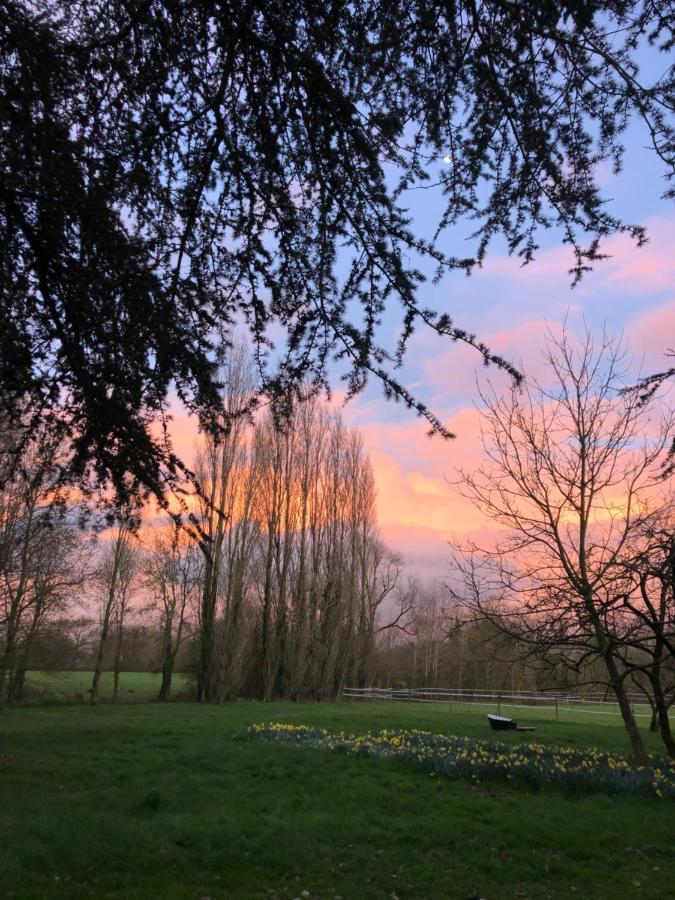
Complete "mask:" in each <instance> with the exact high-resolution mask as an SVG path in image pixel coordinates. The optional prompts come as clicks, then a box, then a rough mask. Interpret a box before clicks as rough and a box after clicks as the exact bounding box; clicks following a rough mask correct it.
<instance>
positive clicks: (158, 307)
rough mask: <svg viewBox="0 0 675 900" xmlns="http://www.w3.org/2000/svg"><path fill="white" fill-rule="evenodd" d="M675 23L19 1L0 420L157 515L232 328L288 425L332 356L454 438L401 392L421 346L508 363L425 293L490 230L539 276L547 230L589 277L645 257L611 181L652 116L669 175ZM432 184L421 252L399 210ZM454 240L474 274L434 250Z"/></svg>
mask: <svg viewBox="0 0 675 900" xmlns="http://www.w3.org/2000/svg"><path fill="white" fill-rule="evenodd" d="M673 22H675V16H674V15H673V7H672V2H670V0H630V2H629V0H562V2H557V0H539V2H536V3H514V2H512V0H459V2H452V3H448V2H442V3H441V2H435V0H429V2H417V0H404V2H397V3H392V2H390V0H351V2H346V0H336V2H328V3H315V2H309V0H288V2H284V3H279V2H278V0H274V2H272V0H255V2H253V0H248V2H240V0H237V2H234V0H210V2H209V0H207V2H194V0H171V2H169V0H144V2H136V3H129V2H128V0H88V2H86V3H83V2H82V0H43V2H40V3H35V2H31V0H5V2H4V3H3V4H2V5H1V6H0V53H1V57H0V134H1V140H0V165H1V167H2V180H1V181H2V184H1V188H0V236H1V240H0V403H2V405H3V407H4V409H5V411H6V412H8V413H9V414H14V412H15V410H16V406H17V403H18V402H19V401H21V402H22V403H23V404H24V405H25V406H27V408H28V410H29V413H30V415H29V417H28V420H27V424H28V427H29V428H34V427H37V426H38V425H40V426H41V427H46V428H48V429H50V430H51V431H52V432H55V433H58V434H59V435H60V436H61V437H63V438H64V439H65V440H66V442H67V443H68V449H69V466H68V469H67V471H66V474H67V476H68V477H70V478H71V479H75V480H77V481H78V483H79V484H80V486H81V488H82V489H84V490H91V489H92V488H94V487H96V486H97V485H100V484H101V483H112V485H113V486H114V489H115V491H116V493H117V495H118V497H119V498H120V500H122V501H124V500H125V499H127V498H128V496H129V495H130V494H132V493H143V492H148V491H151V492H154V493H155V494H156V495H157V496H158V497H159V498H161V499H166V495H167V491H168V490H169V489H170V487H171V484H172V482H173V481H174V480H175V479H176V478H177V477H178V476H179V474H180V473H181V472H182V471H183V469H184V467H183V465H182V463H181V460H180V459H178V458H177V456H176V455H175V454H174V453H173V452H172V451H171V448H170V446H169V443H168V439H167V433H166V431H165V430H162V429H161V428H157V427H155V426H156V422H157V420H158V419H159V420H164V419H165V416H166V406H165V404H166V401H167V394H168V391H169V389H170V388H171V386H172V385H173V386H175V389H176V390H177V393H178V395H179V397H180V398H181V400H183V401H184V403H185V404H186V405H187V407H188V408H189V409H190V410H192V411H193V412H194V413H196V414H197V416H198V417H199V420H200V423H201V425H202V426H203V427H204V428H205V429H207V430H210V431H211V432H212V433H216V432H217V431H218V430H219V428H222V424H223V414H224V408H223V402H222V393H221V390H220V385H219V377H218V370H219V362H220V356H221V352H222V351H223V349H224V348H226V347H227V344H228V342H229V340H230V337H231V331H232V328H233V323H235V322H236V321H238V320H243V321H245V322H246V324H247V326H248V328H249V330H250V333H251V336H252V340H253V343H254V345H255V348H256V361H257V365H258V370H259V376H260V390H261V392H262V393H263V394H264V395H266V396H268V397H269V398H271V399H272V401H273V402H274V404H275V406H276V407H277V410H278V411H279V412H283V411H284V410H285V408H286V405H287V403H288V402H289V401H290V400H291V399H292V398H293V397H294V396H296V395H297V394H298V393H300V392H301V391H302V390H303V386H306V385H308V384H309V385H310V386H311V389H312V390H320V389H322V388H324V387H326V386H327V385H328V384H329V380H330V379H329V376H330V372H329V364H330V363H331V361H332V360H333V359H334V358H337V359H338V360H339V361H341V363H342V364H343V368H344V372H345V374H346V377H347V379H348V392H349V394H350V395H351V394H355V393H357V392H358V391H360V390H362V389H363V387H364V385H365V383H366V380H367V379H368V377H370V376H374V377H376V378H378V379H380V380H381V381H382V383H383V387H384V392H385V395H386V396H387V397H390V398H395V399H397V400H400V401H402V402H403V403H405V404H406V405H407V406H409V407H412V408H413V409H414V410H416V411H417V413H419V414H420V415H422V416H424V417H425V418H426V419H427V421H428V422H429V425H430V428H431V429H432V431H434V432H439V433H441V434H444V435H448V431H447V429H446V428H445V426H444V425H443V423H442V422H440V421H439V420H438V419H437V418H436V417H435V416H434V414H433V413H432V412H431V411H430V410H429V409H428V408H427V407H426V406H425V405H424V404H423V403H422V402H420V400H418V399H417V398H416V397H414V396H413V395H412V394H411V393H410V392H409V391H408V390H407V389H406V388H405V386H404V385H403V384H402V383H400V382H399V381H398V380H397V378H396V375H395V366H396V363H397V362H399V361H400V359H401V358H402V356H403V354H404V352H405V350H406V346H407V343H408V340H409V338H410V336H411V334H412V332H413V330H414V329H415V328H417V327H418V326H425V327H427V328H430V329H432V330H434V331H435V332H437V333H438V334H440V335H443V336H445V337H447V338H448V339H449V340H451V341H462V342H466V343H468V344H471V345H472V346H474V347H475V348H476V349H477V351H478V352H479V353H480V354H482V356H483V358H484V360H485V361H486V362H489V361H494V362H496V363H498V364H500V365H506V363H505V362H504V360H500V359H499V358H497V357H495V356H493V355H491V354H490V352H489V350H488V349H487V348H486V347H484V346H483V345H482V344H481V343H480V342H479V341H478V340H477V339H476V338H475V337H474V336H473V335H472V334H470V333H469V332H468V331H466V330H465V329H464V328H461V327H458V326H457V325H455V324H454V323H453V322H452V321H451V319H450V318H449V316H448V315H447V314H445V313H443V314H439V313H438V312H437V311H434V310H430V309H427V308H425V306H424V301H423V289H422V284H423V282H424V281H425V278H428V277H431V278H440V277H442V275H443V274H444V273H446V272H449V271H452V270H464V271H470V270H471V269H472V268H474V266H476V265H477V264H479V263H480V261H481V260H482V259H483V258H484V256H485V254H486V252H487V249H488V245H489V244H490V242H491V241H492V240H493V238H495V237H497V236H498V235H503V236H504V238H505V240H506V242H507V245H508V248H509V250H510V252H512V253H515V254H517V255H518V256H519V257H520V258H521V259H522V260H523V262H528V261H530V260H531V259H532V258H533V257H534V255H535V253H536V250H537V240H538V232H539V230H540V229H543V228H549V227H555V228H557V229H558V230H560V231H561V232H562V234H563V237H564V240H565V241H566V242H567V243H568V244H569V245H570V246H571V248H572V250H573V253H574V261H573V273H574V277H575V278H577V277H579V276H581V274H582V273H583V271H584V270H585V269H586V268H588V267H589V266H590V265H591V264H592V263H593V262H594V261H595V260H597V259H599V258H600V257H601V255H602V251H601V247H600V244H599V242H600V240H601V239H602V238H604V237H606V236H608V235H611V234H612V233H616V232H621V231H626V232H629V233H630V234H631V235H632V236H633V237H634V238H635V239H636V240H637V242H638V243H641V242H643V240H644V232H643V230H642V228H641V227H639V226H634V225H630V224H629V223H626V222H623V221H620V220H619V219H617V218H615V217H613V216H612V215H611V214H610V213H609V212H608V210H607V207H606V205H605V203H604V200H603V197H602V196H601V194H600V190H599V184H598V178H597V173H598V171H600V170H601V165H600V164H601V163H603V162H608V163H609V164H610V165H611V166H612V167H613V168H614V169H615V170H619V169H620V167H621V160H622V150H623V146H622V142H623V135H624V132H625V130H626V127H627V125H628V122H629V121H631V120H632V119H633V118H635V117H637V118H638V119H640V120H642V122H643V123H644V125H645V127H646V132H647V134H648V137H649V141H650V143H651V146H652V149H653V150H654V152H655V154H656V156H657V157H659V158H660V160H661V161H662V162H663V164H664V167H665V172H666V175H668V176H670V175H672V172H673V164H674V158H673V153H674V142H673V124H672V118H671V114H672V109H673V105H672V96H673V75H672V69H670V70H668V69H667V70H666V74H664V75H663V76H661V77H658V78H656V79H655V80H652V81H649V80H647V79H644V78H643V75H642V74H641V73H640V71H639V67H638V60H639V53H640V52H641V51H642V49H643V48H644V47H646V46H649V45H650V46H651V48H652V51H653V53H654V54H656V55H658V54H659V53H668V52H670V51H671V50H672V47H673V27H674V26H673ZM661 68H663V67H661ZM431 187H435V188H436V189H437V190H438V194H439V197H440V212H439V222H438V228H437V230H436V235H435V237H434V238H433V239H427V238H423V237H421V236H420V235H419V234H416V233H415V232H414V231H413V230H412V229H411V227H410V224H409V214H408V212H407V209H406V196H407V192H408V191H410V190H414V189H419V188H425V189H426V188H431ZM460 221H470V222H471V223H472V227H473V228H474V236H475V247H474V249H473V252H472V254H471V255H470V256H469V257H466V258H464V254H462V255H461V256H456V255H453V254H452V253H448V252H447V251H446V250H445V249H444V247H443V244H442V240H441V238H442V237H443V236H444V235H445V233H446V231H447V230H448V229H449V228H451V227H452V226H454V225H455V224H456V223H458V222H460ZM391 305H394V306H397V308H400V309H401V323H400V334H399V339H398V343H397V346H395V347H392V348H387V347H386V346H384V345H383V343H382V341H383V338H382V335H381V331H380V329H379V327H378V326H379V324H380V320H381V317H382V314H383V312H384V310H385V308H387V307H389V306H391ZM273 337H274V340H276V341H279V343H280V346H279V348H278V352H277V350H275V351H274V352H272V339H273ZM507 368H508V366H507ZM515 374H517V373H515V372H514V375H515ZM255 402H256V398H251V404H252V405H254V404H255Z"/></svg>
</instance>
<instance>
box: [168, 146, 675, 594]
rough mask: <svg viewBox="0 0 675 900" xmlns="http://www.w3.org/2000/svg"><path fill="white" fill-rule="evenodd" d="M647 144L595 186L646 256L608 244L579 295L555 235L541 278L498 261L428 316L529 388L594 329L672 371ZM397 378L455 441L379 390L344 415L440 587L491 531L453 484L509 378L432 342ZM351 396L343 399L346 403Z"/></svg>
mask: <svg viewBox="0 0 675 900" xmlns="http://www.w3.org/2000/svg"><path fill="white" fill-rule="evenodd" d="M645 145H646V138H645V135H644V133H643V132H641V131H640V130H639V129H637V128H633V129H631V131H630V132H629V134H628V147H627V153H626V158H625V167H624V170H623V171H622V172H621V173H620V174H619V175H617V176H615V175H612V174H611V173H610V172H609V170H607V171H605V170H601V171H600V172H599V175H598V177H599V179H600V182H601V185H602V187H603V189H604V193H605V196H606V197H607V198H608V199H609V204H608V208H609V211H610V212H612V213H614V214H616V215H618V216H619V217H621V218H622V219H624V220H625V221H628V222H631V223H639V224H643V225H645V226H646V228H647V233H648V239H649V240H648V244H647V245H646V246H645V247H643V248H641V249H638V248H637V247H636V246H635V245H634V243H633V242H631V240H630V238H628V237H624V236H618V237H614V238H611V239H609V240H608V241H607V242H606V243H605V245H604V252H606V253H609V254H610V255H611V258H610V259H607V260H604V261H601V262H598V263H597V264H596V265H595V269H594V271H593V272H591V273H590V274H587V275H586V276H585V277H584V279H583V281H582V282H581V284H579V285H578V286H577V287H575V288H574V289H572V287H571V278H570V275H569V274H568V270H569V268H570V266H571V265H572V257H571V252H570V250H569V248H567V247H565V246H564V245H562V243H557V242H556V237H555V235H552V234H548V235H547V234H545V233H544V234H542V235H541V243H542V248H543V249H542V250H541V251H540V252H539V254H538V256H537V258H536V260H535V261H534V262H533V263H532V264H531V265H529V266H527V267H525V268H523V267H522V266H521V265H520V262H519V261H518V260H517V259H514V258H510V257H509V256H508V255H507V254H505V253H504V252H500V251H499V248H496V249H495V250H493V252H492V253H491V254H489V255H488V257H487V260H486V262H485V264H484V266H483V268H482V269H480V270H477V271H475V272H474V274H472V275H471V276H470V277H467V276H466V275H464V274H463V273H456V274H454V275H451V276H446V277H445V278H444V279H443V281H442V282H441V283H440V284H439V285H437V286H434V287H426V288H424V290H423V293H422V300H423V303H422V305H424V306H432V307H435V308H437V309H438V310H440V311H443V312H448V313H450V315H451V316H452V318H453V321H454V323H455V325H456V326H458V327H462V328H466V329H467V330H469V331H471V332H475V333H476V334H477V336H478V338H479V339H480V340H481V341H483V342H484V343H485V344H487V346H488V347H489V348H490V349H491V350H492V351H494V352H496V353H499V354H500V355H502V356H504V357H506V358H507V359H508V360H509V361H510V362H512V363H514V364H516V365H517V366H518V367H519V368H520V369H521V370H522V371H524V372H525V374H526V375H536V374H537V372H538V371H541V367H542V359H541V350H542V346H543V338H544V334H545V332H546V330H547V329H551V330H552V331H554V332H555V331H556V330H559V329H560V328H561V327H562V325H563V323H565V324H566V327H567V328H568V330H569V331H571V332H572V333H573V334H574V333H581V332H582V331H583V329H584V328H585V327H589V328H590V330H591V331H592V332H599V331H601V330H602V329H603V328H604V329H606V330H607V331H608V332H609V333H611V334H619V333H623V334H624V336H625V338H626V339H627V341H628V343H629V345H630V349H631V352H632V356H633V359H634V370H635V374H636V375H637V374H638V372H639V370H641V371H642V372H643V373H648V372H653V371H660V370H662V369H664V368H666V367H667V366H668V360H667V357H666V356H665V353H666V351H667V350H668V349H669V348H673V347H675V210H673V207H672V203H669V202H668V201H666V200H663V199H662V198H661V195H662V194H663V191H664V190H665V187H666V185H665V182H664V180H663V177H662V174H663V170H662V167H661V164H660V163H659V162H658V161H657V160H656V158H655V157H654V155H653V154H652V153H650V152H649V151H648V150H647V149H646V146H645ZM439 165H442V160H439ZM437 202H438V201H437V198H434V196H433V195H432V194H431V193H430V192H428V191H421V192H419V193H418V194H417V195H415V196H413V197H412V199H411V206H410V213H411V216H412V220H413V221H412V228H413V230H415V231H419V232H428V231H430V230H432V229H433V227H434V224H435V221H436V217H437V213H438V209H437V207H436V206H435V204H436V203H437ZM441 248H442V249H444V250H445V251H446V252H450V253H453V254H455V255H458V256H462V255H471V247H466V246H464V245H463V243H462V242H461V241H460V242H458V240H457V237H456V235H454V236H448V238H447V243H446V244H445V245H444V244H443V242H442V241H441ZM399 321H400V320H399V313H398V310H396V309H393V310H392V311H391V312H388V313H387V314H386V315H385V318H384V321H383V327H384V328H385V330H386V329H390V330H391V333H392V335H393V334H394V332H395V330H396V324H397V323H398V322H399ZM398 376H399V379H400V380H401V381H402V382H403V383H404V384H405V385H406V386H407V387H408V388H410V389H411V390H412V392H413V393H414V394H415V396H416V397H417V398H418V399H420V400H422V401H423V402H425V403H426V404H427V405H428V406H429V407H430V408H431V409H432V411H433V412H434V413H436V414H437V415H438V416H439V417H440V418H441V420H442V421H443V422H444V424H446V425H447V426H449V427H450V429H451V430H452V431H453V432H454V433H455V434H456V438H455V439H454V440H452V441H443V440H442V439H440V438H429V437H427V434H426V432H427V430H428V428H427V427H425V425H424V424H423V422H421V421H420V420H419V419H417V418H416V417H415V416H414V414H413V413H411V412H410V411H408V410H405V409H404V408H403V407H402V406H401V405H398V404H394V403H391V402H387V401H385V399H384V398H383V396H382V393H381V388H380V387H379V385H377V384H376V383H373V384H372V385H370V386H369V387H368V388H367V389H366V391H365V392H364V393H363V394H362V395H361V396H359V397H358V398H356V399H354V400H352V401H350V402H349V403H348V404H347V405H346V406H345V407H344V409H343V415H344V418H345V420H346V422H347V423H348V424H349V425H352V426H356V427H358V428H359V429H360V431H361V432H362V434H363V438H364V442H365V447H366V450H367V452H368V453H369V455H370V457H371V460H372V464H373V468H374V474H375V481H376V487H377V507H378V519H379V525H380V529H381V532H382V536H383V538H384V540H385V541H386V542H387V544H388V545H389V546H390V547H391V548H392V549H393V550H395V551H397V552H398V553H400V555H401V556H402V557H403V559H404V561H405V562H406V564H407V570H408V572H409V573H410V574H413V573H415V574H417V575H419V576H420V577H421V578H422V579H423V580H425V581H432V580H435V579H439V578H441V579H442V578H443V576H444V575H445V574H446V572H447V569H448V555H449V554H448V548H447V541H448V540H449V539H451V538H460V539H461V537H462V536H467V535H468V534H470V533H475V532H478V531H481V532H482V530H483V529H485V528H489V527H491V526H490V523H488V522H486V521H485V520H484V519H482V517H481V516H480V514H479V513H478V511H477V510H475V509H474V508H473V507H472V506H471V504H470V503H469V502H468V501H467V500H464V499H463V498H461V497H460V496H459V495H458V494H457V492H456V491H455V489H453V487H452V486H451V484H450V482H451V481H452V479H453V477H454V474H455V470H456V469H457V468H458V467H461V468H467V469H469V468H472V467H474V466H476V465H478V464H479V462H480V457H481V454H480V442H479V420H480V414H479V412H478V410H477V408H476V406H477V401H478V399H479V398H478V386H479V385H480V384H483V385H485V383H486V379H490V380H491V381H492V383H493V384H494V385H495V386H496V387H497V388H499V387H500V385H502V386H503V385H505V384H506V376H505V375H503V374H502V373H500V372H498V371H496V370H495V369H494V367H492V368H490V369H488V370H486V369H485V368H484V367H482V366H481V363H480V359H479V358H478V355H477V354H476V352H475V351H473V350H472V349H471V348H468V347H466V346H462V345H457V344H449V343H448V342H447V341H443V340H442V339H440V338H438V337H437V336H436V335H434V334H432V333H429V332H421V331H420V332H419V333H417V334H416V335H415V336H414V337H413V339H412V340H411V343H410V345H409V349H408V353H407V357H406V360H405V363H404V366H403V368H402V369H401V370H400V371H399V373H398ZM337 387H338V388H339V383H338V384H337ZM340 397H341V394H340V392H339V390H338V391H337V392H336V399H337V402H338V403H339V401H340ZM173 431H174V434H175V443H176V449H177V450H178V451H179V452H181V453H184V454H186V455H189V454H190V450H191V446H192V442H193V440H194V424H193V423H191V422H190V421H189V420H187V418H186V417H183V416H180V415H178V416H177V417H176V421H175V425H174V429H173Z"/></svg>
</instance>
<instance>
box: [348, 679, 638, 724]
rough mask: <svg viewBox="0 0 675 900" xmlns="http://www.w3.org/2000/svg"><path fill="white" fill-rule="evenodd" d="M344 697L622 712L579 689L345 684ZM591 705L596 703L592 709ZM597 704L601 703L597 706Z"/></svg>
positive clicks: (633, 700) (632, 697) (601, 697)
mask: <svg viewBox="0 0 675 900" xmlns="http://www.w3.org/2000/svg"><path fill="white" fill-rule="evenodd" d="M342 698H343V699H344V700H350V701H369V700H370V701H401V702H406V703H456V704H459V705H464V704H467V705H471V706H485V707H489V708H493V709H494V708H496V710H497V711H498V712H499V711H500V710H501V707H502V706H504V707H508V708H509V709H531V708H533V707H538V708H540V709H550V710H552V711H555V714H556V718H557V717H558V715H559V713H560V712H565V711H567V712H570V711H571V710H572V709H574V710H575V711H576V712H580V713H590V714H593V715H606V716H618V715H620V712H619V709H618V706H617V703H616V701H614V700H607V695H606V693H584V695H583V696H581V694H578V693H573V692H565V691H540V692H537V691H489V690H466V689H451V688H380V687H365V688H354V687H348V688H344V690H343V691H342ZM628 700H629V702H630V703H631V705H632V706H633V708H634V714H635V715H636V716H641V717H647V718H649V717H650V716H651V710H650V708H649V705H648V704H647V703H645V698H644V697H643V696H640V695H639V694H629V695H628ZM584 707H586V708H584ZM588 707H594V708H593V709H589V708H588ZM598 707H601V708H600V709H598Z"/></svg>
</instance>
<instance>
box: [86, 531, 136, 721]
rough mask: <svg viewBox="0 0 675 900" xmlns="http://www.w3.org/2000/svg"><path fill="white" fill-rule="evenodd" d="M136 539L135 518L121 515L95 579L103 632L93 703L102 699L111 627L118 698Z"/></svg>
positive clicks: (99, 645) (92, 689)
mask: <svg viewBox="0 0 675 900" xmlns="http://www.w3.org/2000/svg"><path fill="white" fill-rule="evenodd" d="M134 541H135V537H134V532H133V525H132V520H131V519H130V518H129V517H122V518H120V519H119V521H118V522H117V524H116V526H115V528H114V530H113V533H112V535H111V537H110V539H109V541H108V543H107V545H106V547H105V549H104V551H103V556H102V559H101V562H100V565H99V567H98V571H97V572H96V576H95V582H96V584H97V587H98V589H99V591H100V594H99V596H98V598H97V599H98V605H99V611H100V631H99V637H98V646H97V651H96V662H95V664H94V674H93V677H92V682H91V688H90V702H91V704H92V706H93V705H95V704H96V703H98V700H99V685H100V682H101V674H102V672H103V665H104V661H105V655H106V651H107V649H108V646H109V641H110V637H111V628H115V644H114V651H113V666H114V673H113V699H115V700H116V699H117V692H118V686H119V670H120V656H121V652H122V638H123V635H124V616H125V612H126V607H127V603H128V600H129V592H130V589H131V582H132V579H133V577H134V574H135V571H136V564H137V552H138V551H137V548H136V546H135V543H134ZM115 626H116V627H115Z"/></svg>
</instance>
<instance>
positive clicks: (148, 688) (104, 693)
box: [26, 672, 188, 703]
mask: <svg viewBox="0 0 675 900" xmlns="http://www.w3.org/2000/svg"><path fill="white" fill-rule="evenodd" d="M93 674H94V673H93V672H28V673H27V674H26V702H28V703H31V702H52V701H53V702H58V703H61V702H82V701H85V700H86V699H87V697H88V694H87V692H88V691H89V688H90V687H91V679H92V677H93ZM160 682H161V675H160V674H159V673H155V672H121V673H120V688H119V699H120V701H121V702H123V703H130V702H147V701H148V700H155V699H156V698H157V694H158V693H159V685H160ZM187 683H188V676H187V675H182V674H180V673H176V674H175V675H174V676H173V679H172V690H173V692H174V693H180V691H182V690H183V689H184V688H185V687H186V685H187ZM112 688H113V676H112V672H103V673H102V675H101V682H100V684H99V693H100V697H101V699H102V700H106V699H109V698H110V697H111V696H112Z"/></svg>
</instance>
